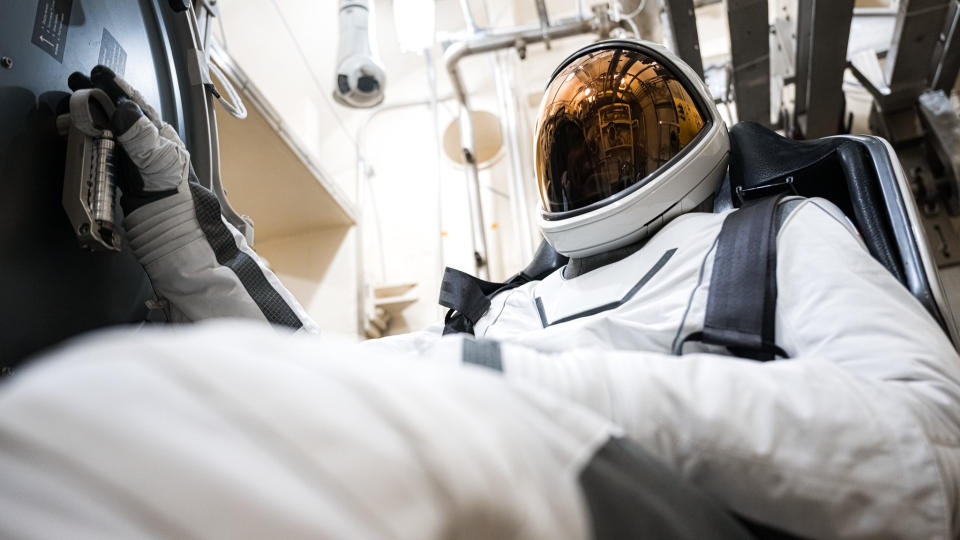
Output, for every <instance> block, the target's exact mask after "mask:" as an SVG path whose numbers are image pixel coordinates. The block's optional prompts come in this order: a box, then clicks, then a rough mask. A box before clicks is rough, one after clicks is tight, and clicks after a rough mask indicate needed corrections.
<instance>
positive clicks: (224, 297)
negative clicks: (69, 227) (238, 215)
mask: <svg viewBox="0 0 960 540" xmlns="http://www.w3.org/2000/svg"><path fill="white" fill-rule="evenodd" d="M124 225H125V228H126V231H127V238H128V240H129V242H130V245H131V247H132V249H133V252H134V254H135V255H136V257H137V259H138V260H139V261H140V264H141V265H143V267H144V269H145V270H146V272H147V275H148V276H149V277H150V281H151V282H152V284H153V288H154V290H156V292H157V294H158V295H159V296H160V297H161V298H162V299H164V300H165V301H166V302H167V303H168V304H169V310H168V313H169V314H170V315H171V318H172V319H174V320H177V321H198V320H202V319H211V318H223V317H231V318H245V319H254V320H259V321H264V322H267V323H270V324H274V325H279V326H285V327H289V328H293V329H295V330H302V331H306V332H310V333H316V332H318V331H319V329H318V327H317V325H316V323H315V322H314V321H313V320H312V319H311V318H310V316H309V315H307V313H306V311H305V310H304V309H303V307H302V306H300V304H299V303H298V302H297V300H296V299H295V298H294V297H293V295H292V294H291V293H290V291H288V290H287V289H286V288H284V286H283V285H282V284H281V283H280V280H279V279H277V277H276V276H275V275H274V274H273V272H271V271H270V270H269V269H267V267H266V265H265V264H264V262H263V261H262V260H261V259H260V257H258V256H257V254H256V253H255V252H254V251H253V250H252V249H250V246H248V245H247V242H246V239H245V238H244V237H243V235H242V234H241V233H240V232H239V231H237V230H236V229H235V228H233V226H232V225H230V224H229V223H227V221H226V220H225V219H223V216H222V215H221V213H220V203H219V201H218V200H217V198H216V196H215V195H214V194H213V193H212V192H210V191H209V190H207V189H205V188H203V187H201V186H200V185H199V184H197V183H196V182H193V181H191V182H183V183H181V184H180V186H179V188H178V189H177V193H176V194H174V195H172V196H169V197H165V198H163V199H160V200H158V201H155V202H152V203H150V204H147V205H144V206H142V207H140V208H138V209H137V210H135V211H133V212H132V213H131V214H130V215H128V216H126V218H125V219H124Z"/></svg>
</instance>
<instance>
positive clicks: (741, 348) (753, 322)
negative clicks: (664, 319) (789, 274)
mask: <svg viewBox="0 0 960 540" xmlns="http://www.w3.org/2000/svg"><path fill="white" fill-rule="evenodd" d="M783 196H784V194H780V195H777V196H772V197H765V198H762V199H757V200H750V201H747V202H745V203H744V205H743V206H742V207H741V208H740V209H739V210H737V211H735V212H731V213H730V215H728V216H727V218H726V219H725V220H724V222H723V227H722V228H721V229H720V236H719V237H718V240H717V253H716V255H715V256H714V259H713V274H712V277H711V280H710V291H709V293H708V296H707V312H706V317H705V318H704V325H703V332H696V333H694V334H691V335H689V336H687V338H686V339H685V340H684V341H703V342H704V343H710V344H713V345H723V346H725V347H727V349H729V350H730V352H732V353H733V354H735V355H737V356H740V357H744V358H752V359H754V360H763V361H766V360H773V358H774V356H775V355H780V356H786V354H785V353H784V352H783V350H782V349H780V347H778V346H777V344H776V342H775V337H776V336H775V335H774V334H775V331H776V326H775V317H776V313H775V310H776V306H777V226H776V220H775V217H776V210H777V205H778V204H779V202H780V200H781V199H782V198H783Z"/></svg>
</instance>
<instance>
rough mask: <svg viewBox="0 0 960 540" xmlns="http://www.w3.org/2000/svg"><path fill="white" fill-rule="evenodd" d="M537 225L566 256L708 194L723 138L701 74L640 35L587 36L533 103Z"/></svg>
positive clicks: (626, 237)
mask: <svg viewBox="0 0 960 540" xmlns="http://www.w3.org/2000/svg"><path fill="white" fill-rule="evenodd" d="M534 144H535V148H536V170H537V183H538V185H539V189H540V217H539V219H538V224H539V226H540V230H541V231H542V232H543V236H544V237H545V238H546V239H547V242H549V243H550V245H552V246H553V248H554V249H555V250H557V252H559V253H561V254H563V255H566V256H568V257H586V256H589V255H595V254H597V253H602V252H604V251H608V250H611V249H615V248H618V247H621V246H625V245H627V244H630V243H632V242H636V241H638V240H640V239H642V238H644V237H646V236H648V235H650V234H652V233H653V232H655V231H656V230H657V229H659V228H660V226H662V225H663V224H664V223H666V222H667V221H669V220H670V219H672V218H673V217H675V216H677V215H679V214H681V213H683V212H687V211H690V210H692V209H694V208H695V207H696V206H697V205H699V204H701V203H702V202H703V201H705V200H706V199H707V198H708V197H710V195H712V194H713V193H714V192H715V191H716V189H717V186H718V185H719V183H720V180H721V179H722V178H723V175H724V173H725V172H726V168H727V158H728V155H729V153H730V140H729V138H728V136H727V128H726V125H725V124H724V123H723V120H722V119H721V118H720V115H719V113H718V112H717V107H716V105H714V103H713V99H712V98H711V97H710V93H709V92H708V91H707V88H706V86H705V85H704V84H703V81H701V80H700V78H699V77H697V75H696V73H694V71H693V70H692V69H690V67H689V66H688V65H686V64H685V63H684V62H683V61H682V60H680V59H679V58H677V56H676V55H674V54H673V53H671V52H670V51H668V50H667V49H665V48H663V47H661V46H659V45H656V44H653V43H648V42H643V41H633V40H629V41H627V40H609V41H601V42H598V43H593V44H591V45H588V46H586V47H584V48H582V49H580V50H579V51H577V52H576V53H574V54H573V55H571V56H570V57H569V58H567V59H566V60H565V61H564V62H563V63H561V64H560V66H559V67H558V68H557V69H556V71H554V73H553V77H551V79H550V84H549V85H547V91H546V93H545V94H544V96H543V101H541V102H540V115H539V118H538V119H537V125H536V134H535V143H534Z"/></svg>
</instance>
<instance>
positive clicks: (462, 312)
mask: <svg viewBox="0 0 960 540" xmlns="http://www.w3.org/2000/svg"><path fill="white" fill-rule="evenodd" d="M565 264H567V258H566V257H564V256H563V255H560V254H559V253H557V252H556V251H555V250H554V249H553V248H552V247H551V246H550V244H548V243H547V242H546V241H541V242H540V247H538V248H537V252H536V253H535V254H534V256H533V261H531V262H530V264H528V265H527V267H526V268H524V269H523V271H521V272H519V273H517V274H515V275H514V276H513V277H511V278H510V279H508V280H507V281H504V282H503V283H496V282H492V281H484V280H482V279H480V278H477V277H474V276H471V275H470V274H467V273H464V272H461V271H459V270H454V269H453V268H447V269H445V270H444V272H443V281H441V283H440V305H441V306H443V307H446V308H450V310H449V311H447V316H446V317H445V318H444V320H443V323H444V324H443V334H444V335H447V334H455V333H467V334H473V326H474V325H475V324H477V321H478V320H480V317H483V314H484V313H486V312H487V309H489V308H490V299H491V298H493V297H494V296H496V295H497V294H499V293H501V292H503V291H506V290H510V289H513V288H516V287H519V286H520V285H523V284H524V283H529V282H530V281H534V280H538V279H543V278H544V277H546V276H548V275H549V274H550V273H551V272H553V271H554V270H556V269H558V268H560V267H562V266H563V265H565Z"/></svg>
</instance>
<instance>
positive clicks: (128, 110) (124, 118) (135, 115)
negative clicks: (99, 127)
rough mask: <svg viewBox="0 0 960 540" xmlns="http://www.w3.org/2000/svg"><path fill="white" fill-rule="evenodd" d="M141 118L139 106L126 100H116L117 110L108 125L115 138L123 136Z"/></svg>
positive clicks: (141, 113) (141, 112)
mask: <svg viewBox="0 0 960 540" xmlns="http://www.w3.org/2000/svg"><path fill="white" fill-rule="evenodd" d="M142 117H143V111H142V110H140V106H139V105H137V104H136V103H134V102H133V101H130V100H129V99H126V98H120V99H119V100H117V110H116V111H114V113H113V118H111V119H110V125H111V127H112V128H113V133H114V135H116V136H118V137H119V136H120V135H123V134H124V133H126V132H127V131H129V130H130V128H131V127H133V125H134V124H136V123H137V120H140V118H142Z"/></svg>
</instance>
